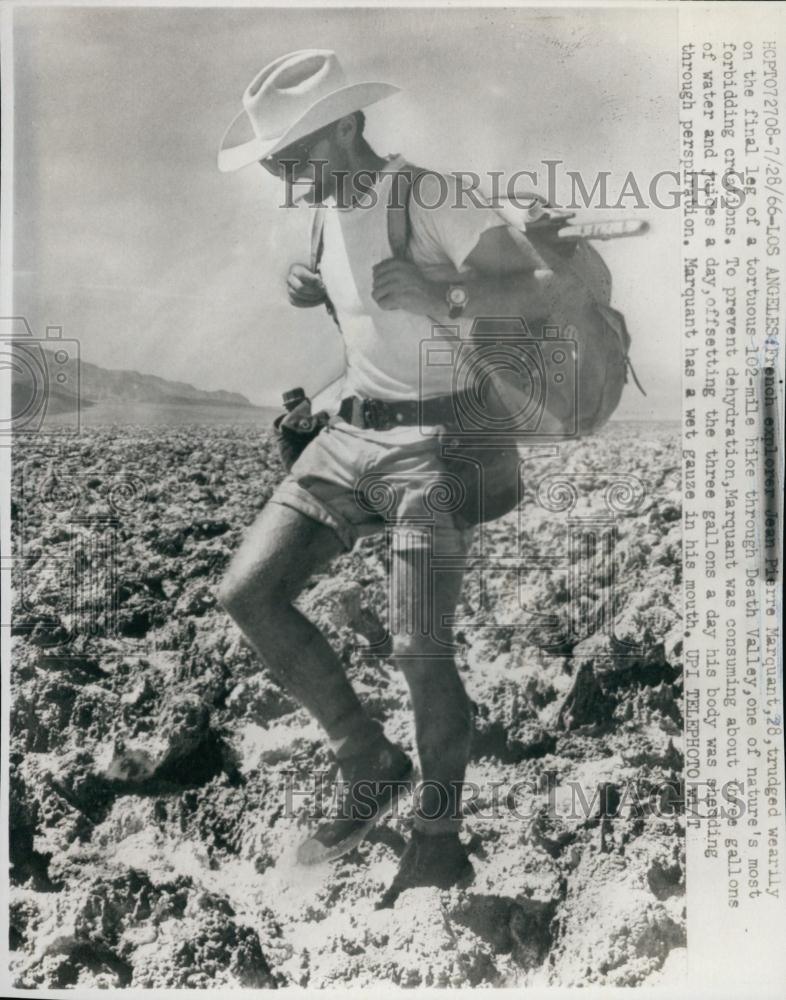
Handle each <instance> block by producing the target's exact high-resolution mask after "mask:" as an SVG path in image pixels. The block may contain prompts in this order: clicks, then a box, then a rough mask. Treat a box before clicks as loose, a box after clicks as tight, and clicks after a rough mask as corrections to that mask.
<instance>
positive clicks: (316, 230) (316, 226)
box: [311, 205, 325, 271]
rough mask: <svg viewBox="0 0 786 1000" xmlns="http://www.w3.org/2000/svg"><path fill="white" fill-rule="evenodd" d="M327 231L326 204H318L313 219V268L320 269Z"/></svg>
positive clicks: (314, 269)
mask: <svg viewBox="0 0 786 1000" xmlns="http://www.w3.org/2000/svg"><path fill="white" fill-rule="evenodd" d="M324 233H325V206H324V205H317V207H316V208H315V209H314V218H313V219H312V220H311V270H312V271H318V270H319V262H320V261H321V260H322V248H323V246H324V242H325V241H324Z"/></svg>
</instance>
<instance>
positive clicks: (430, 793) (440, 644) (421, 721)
mask: <svg viewBox="0 0 786 1000" xmlns="http://www.w3.org/2000/svg"><path fill="white" fill-rule="evenodd" d="M392 567H393V568H392V582H391V632H392V638H393V648H394V656H395V659H396V663H397V665H398V666H399V667H400V668H401V670H402V671H403V673H404V676H405V677H406V679H407V683H408V685H409V690H410V695H411V697H412V707H413V710H414V713H415V732H416V737H417V745H418V755H419V757H420V766H421V774H422V778H423V789H422V794H421V796H420V798H419V808H418V811H417V813H416V818H415V825H416V827H418V828H419V829H421V830H422V831H423V832H424V833H444V832H448V831H456V830H458V827H459V820H458V816H459V807H460V801H461V783H462V782H463V780H464V774H465V771H466V766H467V761H468V760H469V751H470V743H471V739H472V706H471V702H470V700H469V698H468V696H467V693H466V691H465V690H464V685H463V683H462V681H461V678H460V677H459V674H458V671H457V670H456V665H455V661H454V658H453V654H452V651H451V648H450V644H451V642H452V634H451V629H450V628H449V627H448V626H446V625H444V624H443V622H444V619H445V617H446V616H447V615H451V614H453V612H454V611H455V607H456V603H457V602H458V598H459V594H460V592H461V581H462V576H463V570H461V569H459V568H456V569H451V570H449V571H447V570H442V569H437V570H434V569H433V568H432V566H431V564H430V561H429V558H428V554H427V553H424V552H419V551H416V550H409V551H407V550H404V551H395V542H394V553H393V559H392Z"/></svg>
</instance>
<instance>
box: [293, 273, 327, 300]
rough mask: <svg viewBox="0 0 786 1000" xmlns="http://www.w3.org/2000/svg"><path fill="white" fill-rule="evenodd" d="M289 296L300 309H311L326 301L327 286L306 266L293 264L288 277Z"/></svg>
mask: <svg viewBox="0 0 786 1000" xmlns="http://www.w3.org/2000/svg"><path fill="white" fill-rule="evenodd" d="M287 295H288V297H289V301H290V302H291V303H292V305H293V306H297V308H298V309H311V308H312V307H313V306H321V305H322V303H323V302H324V301H325V298H326V293H325V286H324V285H323V284H322V279H321V278H320V276H319V275H318V274H316V273H315V272H314V271H311V270H310V269H309V268H307V267H306V265H305V264H293V265H292V267H290V269H289V274H288V275H287Z"/></svg>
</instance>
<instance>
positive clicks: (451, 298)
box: [445, 285, 469, 319]
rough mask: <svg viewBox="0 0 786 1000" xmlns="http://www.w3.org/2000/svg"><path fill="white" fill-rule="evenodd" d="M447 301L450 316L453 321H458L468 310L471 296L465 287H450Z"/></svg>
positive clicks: (446, 294) (446, 295)
mask: <svg viewBox="0 0 786 1000" xmlns="http://www.w3.org/2000/svg"><path fill="white" fill-rule="evenodd" d="M445 300H446V301H447V303H448V316H449V317H450V318H451V319H458V318H459V316H460V315H461V314H462V313H463V312H464V310H465V309H466V308H467V303H468V302H469V294H468V293H467V289H466V288H465V287H464V285H448V290H447V292H446V293H445Z"/></svg>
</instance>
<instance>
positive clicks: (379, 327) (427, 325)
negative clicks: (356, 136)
mask: <svg viewBox="0 0 786 1000" xmlns="http://www.w3.org/2000/svg"><path fill="white" fill-rule="evenodd" d="M405 162H406V161H405V160H404V159H403V157H401V156H395V157H390V158H389V159H388V165H387V166H386V167H385V169H384V170H383V171H382V176H381V177H380V178H379V179H378V180H377V183H376V185H375V192H376V199H375V203H374V204H373V206H372V207H366V206H362V205H358V206H356V207H354V208H338V207H336V205H335V203H333V204H329V203H328V204H326V212H325V224H324V236H323V239H324V243H323V251H322V259H321V262H320V270H321V272H322V279H323V281H324V283H325V287H326V289H327V292H328V295H329V296H330V299H331V301H332V303H333V305H334V306H335V309H336V312H337V314H338V320H339V324H340V326H341V332H342V334H343V338H344V347H345V351H346V374H345V380H344V385H343V389H342V395H344V396H349V395H357V396H364V397H369V398H375V399H390V400H401V399H418V398H422V399H427V398H431V397H433V396H442V395H446V394H448V393H450V392H451V390H452V388H453V371H454V369H453V366H452V365H451V364H446V363H444V352H442V355H441V356H442V361H441V362H440V363H434V362H433V361H430V360H429V357H430V355H431V356H433V357H435V358H437V359H439V357H440V352H438V351H437V352H434V351H431V352H429V351H428V350H427V348H428V342H429V339H430V338H432V322H431V320H429V318H428V317H427V316H416V315H415V314H413V313H410V312H406V311H404V310H403V309H396V310H384V309H380V308H379V306H378V305H377V304H376V302H375V301H374V299H373V298H372V296H371V290H372V269H373V267H374V265H375V264H377V263H379V262H380V261H382V260H387V259H388V258H390V257H391V256H392V251H391V248H390V242H389V240H388V203H389V200H390V193H391V187H392V184H393V173H394V172H395V171H396V170H399V169H400V168H401V167H402V166H403V165H404V164H405ZM446 189H447V197H444V195H445V191H446ZM458 189H459V181H458V178H456V177H454V176H451V175H449V174H447V175H443V178H442V180H440V178H438V177H437V176H434V175H433V174H428V173H427V174H425V175H423V176H422V177H421V178H420V179H419V181H418V187H417V197H415V196H414V192H413V196H412V197H411V198H410V204H409V218H410V243H409V248H410V253H411V255H412V259H413V262H414V263H415V264H416V265H417V266H418V267H420V268H421V270H422V271H423V272H424V273H425V274H427V275H428V276H430V277H432V278H433V279H434V280H448V279H449V278H450V277H451V276H455V273H456V271H462V270H466V268H465V267H464V262H465V260H466V258H467V257H468V256H469V254H470V253H471V252H472V250H473V249H474V248H475V246H476V244H477V242H478V239H479V238H480V236H481V235H482V234H483V233H484V232H485V231H486V230H487V229H491V228H493V227H494V226H499V225H503V224H504V223H503V221H502V220H501V219H500V217H499V216H498V215H497V214H496V212H495V211H494V210H493V209H491V208H488V207H480V206H476V205H473V204H472V203H471V200H470V199H469V198H468V197H465V198H464V199H463V201H462V202H461V204H462V207H456V205H457V203H458V197H459V190H458ZM440 200H441V204H438V203H439V202H440ZM431 205H436V206H437V207H434V208H430V207H426V206H431ZM432 343H433V339H432Z"/></svg>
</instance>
